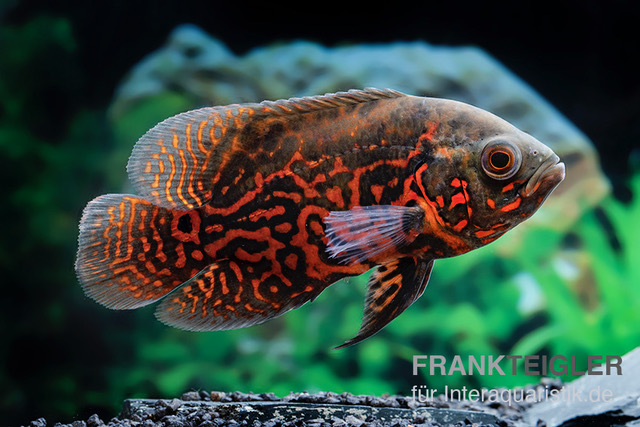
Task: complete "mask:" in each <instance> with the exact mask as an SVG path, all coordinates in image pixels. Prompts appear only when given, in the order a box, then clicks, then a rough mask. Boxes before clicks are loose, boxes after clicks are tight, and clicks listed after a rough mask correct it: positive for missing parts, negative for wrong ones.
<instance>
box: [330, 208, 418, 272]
mask: <svg viewBox="0 0 640 427" xmlns="http://www.w3.org/2000/svg"><path fill="white" fill-rule="evenodd" d="M423 218H424V212H423V211H422V209H421V208H420V207H417V206H414V207H407V206H391V205H380V206H356V207H354V208H353V209H349V210H348V211H332V212H330V213H329V215H328V216H327V217H326V218H325V219H324V223H325V225H326V227H327V228H326V233H325V234H326V236H327V239H328V243H327V251H328V252H329V256H330V257H332V258H339V259H341V260H342V261H344V262H345V263H347V264H352V263H356V262H363V261H367V260H368V261H375V260H376V257H378V256H380V255H382V254H384V253H385V252H388V251H390V250H393V249H394V248H399V247H401V246H403V245H407V244H409V243H411V242H413V241H414V240H415V238H416V236H417V235H418V230H419V229H420V226H421V224H422V219H423Z"/></svg>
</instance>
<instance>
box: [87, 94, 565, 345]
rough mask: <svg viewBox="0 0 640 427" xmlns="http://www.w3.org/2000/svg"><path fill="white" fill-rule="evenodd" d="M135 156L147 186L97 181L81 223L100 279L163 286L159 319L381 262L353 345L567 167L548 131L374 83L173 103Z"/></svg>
mask: <svg viewBox="0 0 640 427" xmlns="http://www.w3.org/2000/svg"><path fill="white" fill-rule="evenodd" d="M127 169H128V172H129V177H130V179H131V180H132V182H133V184H134V187H135V188H136V191H137V192H138V194H139V196H134V195H119V194H109V195H104V196H101V197H98V198H97V199H95V200H93V201H92V202H90V203H89V204H88V206H87V208H86V209H85V212H84V214H83V218H82V220H81V223H80V237H79V252H78V259H77V262H76V271H77V273H78V276H79V279H80V281H81V282H82V284H83V287H84V289H85V291H86V292H87V294H88V295H89V296H91V297H92V298H94V299H95V300H97V301H98V302H100V303H102V304H104V305H106V306H108V307H110V308H115V309H128V308H136V307H140V306H144V305H147V304H149V303H152V302H155V301H157V300H160V299H162V301H161V302H160V304H159V306H158V309H157V311H156V315H157V317H158V318H159V319H160V320H161V321H163V322H165V323H168V324H171V325H174V326H177V327H181V328H184V329H190V330H219V329H232V328H238V327H243V326H249V325H252V324H257V323H261V322H264V321H266V320H268V319H270V318H273V317H275V316H278V315H280V314H282V313H284V312H286V311H288V310H290V309H293V308H296V307H299V306H301V305H302V304H304V303H305V302H307V301H309V300H313V299H314V298H315V297H316V296H317V295H319V294H320V293H321V292H322V291H323V290H324V289H325V288H326V287H327V286H329V285H331V284H332V283H334V282H336V281H337V280H339V279H341V278H343V277H347V276H353V275H358V274H361V273H364V272H365V271H367V270H369V269H370V268H371V267H374V266H377V268H376V270H375V271H374V273H373V274H372V276H371V279H370V282H369V289H368V293H367V298H366V303H365V314H364V319H363V325H362V328H361V330H360V332H359V334H358V335H357V336H356V337H355V338H353V339H352V340H350V341H348V342H347V344H345V345H349V344H353V343H355V342H358V341H361V340H362V339H364V338H366V337H368V336H370V335H372V334H374V333H375V332H377V331H378V330H380V329H381V328H382V327H384V326H385V325H386V324H387V323H389V322H390V321H391V320H392V319H393V318H394V317H396V316H397V315H398V314H400V313H401V312H402V311H403V310H404V309H406V308H407V307H408V306H409V305H411V304H412V303H413V302H414V301H415V300H416V299H417V298H418V297H419V296H420V295H421V294H422V292H423V291H424V289H425V288H426V285H427V282H428V278H429V273H430V271H431V268H432V266H433V260H434V259H437V258H443V257H451V256H455V255H459V254H462V253H465V252H468V251H470V250H472V249H475V248H477V247H480V246H483V245H485V244H487V243H489V242H491V241H493V240H495V239H497V238H498V237H499V236H501V235H502V234H504V232H506V231H507V230H509V229H510V228H512V227H513V226H515V225H517V224H518V223H520V222H521V221H523V220H524V219H526V218H528V217H529V216H530V215H532V214H533V213H534V212H535V210H536V209H537V208H538V207H539V206H540V205H541V203H542V202H543V201H544V199H545V198H546V197H547V196H548V195H549V193H550V192H551V191H552V190H553V189H554V188H555V187H556V186H557V185H558V184H559V183H560V181H562V179H563V178H564V165H562V163H558V157H557V156H556V155H555V154H553V152H552V151H551V150H550V149H549V148H547V147H546V146H544V145H543V144H541V143H540V142H538V141H537V140H535V139H534V138H532V137H531V136H529V135H527V134H525V133H523V132H521V131H519V130H518V129H516V128H514V127H513V126H511V125H510V124H508V123H507V122H505V121H503V120H501V119H499V118H498V117H496V116H494V115H492V114H490V113H488V112H486V111H483V110H480V109H478V108H475V107H472V106H469V105H466V104H463V103H459V102H455V101H449V100H441V99H434V98H423V97H414V96H408V95H404V94H402V93H399V92H396V91H392V90H377V89H366V90H362V91H349V92H345V93H338V94H330V95H325V96H317V97H308V98H297V99H291V100H282V101H275V102H271V101H265V102H263V103H260V104H239V105H231V106H227V107H212V108H203V109H199V110H193V111H189V112H186V113H183V114H179V115H177V116H175V117H172V118H170V119H167V120H165V121H164V122H161V123H160V124H158V125H157V126H155V127H154V128H152V129H151V130H150V131H149V132H147V134H145V135H144V136H143V137H142V138H141V139H140V140H139V141H138V143H137V144H136V146H135V148H134V150H133V154H132V156H131V158H130V160H129V165H128V168H127ZM169 293H170V294H169Z"/></svg>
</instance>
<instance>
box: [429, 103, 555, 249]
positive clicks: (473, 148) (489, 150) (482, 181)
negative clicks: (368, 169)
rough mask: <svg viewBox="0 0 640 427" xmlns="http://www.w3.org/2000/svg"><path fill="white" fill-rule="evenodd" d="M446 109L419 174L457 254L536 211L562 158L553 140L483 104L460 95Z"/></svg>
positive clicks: (430, 201) (431, 204)
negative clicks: (544, 140)
mask: <svg viewBox="0 0 640 427" xmlns="http://www.w3.org/2000/svg"><path fill="white" fill-rule="evenodd" d="M442 117H444V118H446V120H441V121H440V123H441V125H440V126H439V132H438V133H437V134H436V137H435V138H433V141H432V142H433V143H432V145H431V147H430V150H429V152H428V155H427V158H428V160H427V161H425V163H426V164H428V166H425V167H424V170H423V171H422V173H421V174H418V175H419V176H418V175H417V176H416V179H417V183H418V187H420V190H421V192H422V193H423V195H424V197H425V199H426V201H427V205H428V206H429V208H430V210H431V211H432V213H433V217H435V218H436V219H437V222H438V224H439V226H440V229H441V230H444V231H445V232H446V233H448V235H449V236H451V237H452V238H453V237H455V239H456V241H459V242H461V243H458V244H457V248H458V249H457V250H455V251H453V253H451V254H449V255H457V254H459V253H462V252H465V251H468V250H471V249H474V248H477V247H480V246H483V245H485V244H487V243H490V242H492V241H494V240H495V239H497V238H498V237H500V236H502V235H503V234H504V233H505V232H507V231H508V230H510V229H511V228H513V227H514V226H516V225H517V224H519V223H521V222H522V221H524V220H526V219H527V218H529V217H530V216H531V215H533V213H534V212H535V211H536V210H538V208H539V207H540V206H541V205H542V203H543V202H544V201H545V199H546V198H547V197H548V196H549V195H550V194H551V192H552V191H553V190H554V189H555V188H556V187H557V186H558V185H559V184H560V183H561V182H562V180H563V179H564V177H565V166H564V164H563V163H562V162H560V158H559V157H558V156H557V155H556V154H555V153H554V152H553V150H551V149H550V148H549V147H547V146H546V145H544V144H543V143H541V142H540V141H538V140H537V139H535V138H534V137H533V136H531V135H529V134H527V133H525V132H523V131H521V130H519V129H517V128H516V127H514V126H513V125H511V124H509V123H508V122H506V121H504V120H502V119H500V118H499V117H497V116H495V115H493V114H491V113H489V112H486V111H484V110H481V109H478V108H475V107H472V106H468V105H466V104H462V105H461V104H460V103H456V104H455V108H450V110H449V111H448V112H447V114H442V115H441V118H442ZM442 123H444V126H443V125H442ZM416 169H417V170H418V171H420V168H419V167H418V168H416ZM429 222H430V224H428V225H427V226H426V227H425V230H426V228H429V227H431V228H433V225H434V221H433V220H431V221H429ZM452 241H453V240H452Z"/></svg>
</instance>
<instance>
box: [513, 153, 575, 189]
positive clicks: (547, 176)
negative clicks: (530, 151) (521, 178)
mask: <svg viewBox="0 0 640 427" xmlns="http://www.w3.org/2000/svg"><path fill="white" fill-rule="evenodd" d="M564 176H565V166H564V163H562V162H560V157H558V156H557V155H556V154H552V155H551V156H549V158H547V160H545V161H544V162H543V163H542V164H541V165H540V167H539V168H538V170H536V171H535V172H534V173H533V175H532V176H531V178H529V182H528V183H527V185H526V186H525V187H524V190H523V191H522V195H523V196H524V197H529V196H531V195H532V194H533V193H535V192H536V191H538V190H540V189H541V188H543V189H545V190H546V193H547V194H548V193H551V191H553V190H554V189H555V188H556V187H557V186H558V184H560V183H561V182H562V180H564Z"/></svg>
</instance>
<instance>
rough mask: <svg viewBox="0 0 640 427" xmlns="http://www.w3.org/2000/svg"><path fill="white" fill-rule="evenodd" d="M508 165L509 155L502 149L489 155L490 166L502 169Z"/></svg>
mask: <svg viewBox="0 0 640 427" xmlns="http://www.w3.org/2000/svg"><path fill="white" fill-rule="evenodd" d="M508 165H509V155H508V154H507V153H505V152H504V151H496V152H495V153H493V154H492V155H491V166H493V167H494V168H496V169H504V168H506V167H507V166H508Z"/></svg>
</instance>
